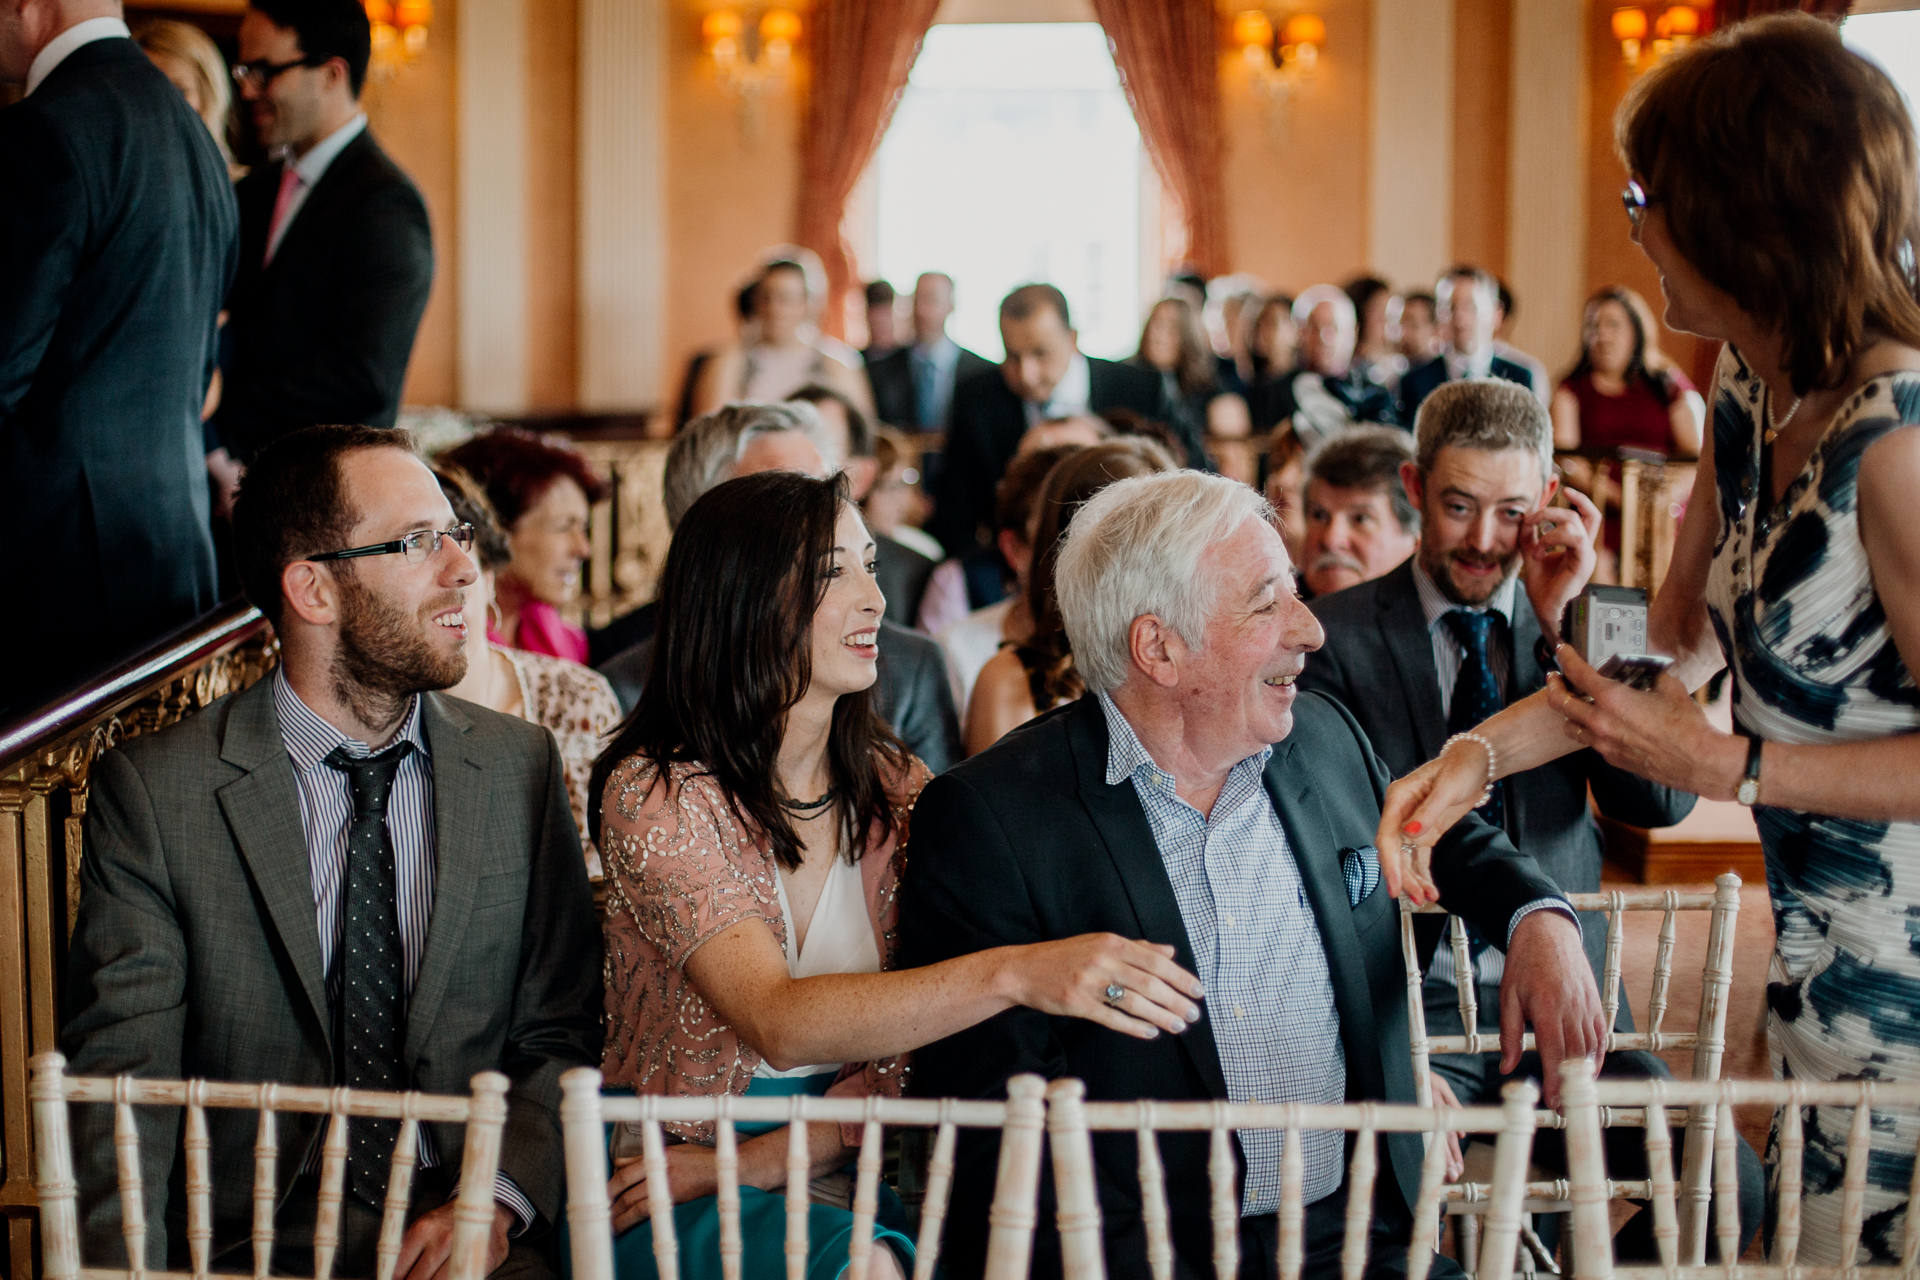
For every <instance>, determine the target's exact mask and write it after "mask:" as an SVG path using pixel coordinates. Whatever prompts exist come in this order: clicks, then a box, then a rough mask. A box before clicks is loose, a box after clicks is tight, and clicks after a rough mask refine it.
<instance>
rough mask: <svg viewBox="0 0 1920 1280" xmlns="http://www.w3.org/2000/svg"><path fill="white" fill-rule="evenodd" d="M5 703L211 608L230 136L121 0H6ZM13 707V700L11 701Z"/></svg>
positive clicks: (1, 72)
mask: <svg viewBox="0 0 1920 1280" xmlns="http://www.w3.org/2000/svg"><path fill="white" fill-rule="evenodd" d="M0 79H4V80H6V81H8V82H9V83H12V84H24V85H25V87H26V97H25V98H24V99H23V100H22V101H20V102H17V103H15V104H14V105H13V106H10V107H7V108H6V109H5V110H0V174H4V175H5V183H6V191H7V194H6V195H5V196H4V197H0V282H4V283H0V546H5V547H8V548H11V549H12V550H13V552H14V554H13V555H12V556H11V557H10V562H11V574H12V581H11V583H10V592H11V594H12V596H13V598H14V600H15V601H16V602H17V607H18V609H19V610H20V614H19V617H18V618H17V620H16V623H15V625H13V626H9V627H5V628H0V713H4V712H6V711H9V710H10V711H13V712H16V713H18V712H25V711H28V710H30V709H31V708H32V707H33V706H35V705H37V704H38V703H40V702H42V701H44V700H45V699H47V698H49V697H51V696H53V695H55V694H58V693H60V692H62V691H64V690H65V689H67V688H70V687H71V686H72V685H73V684H74V683H76V682H77V681H79V680H80V679H82V678H84V677H85V676H86V675H88V674H89V673H90V672H92V671H93V670H95V669H97V668H99V667H102V666H105V665H107V664H108V663H111V662H112V661H114V660H115V659H117V658H120V657H123V656H125V655H126V654H127V653H128V652H129V651H130V650H133V649H135V648H137V647H139V646H140V645H141V644H143V643H144V642H146V641H148V640H150V639H152V638H154V637H155V636H158V635H160V634H161V633H163V632H165V631H167V630H169V629H170V628H172V627H175V626H178V625H180V624H181V623H185V622H188V621H190V620H191V619H193V618H194V617H195V616H197V615H198V614H200V613H202V612H204V611H205V610H207V609H209V608H211V607H212V606H213V604H214V599H215V576H214V559H213V542H212V538H211V536H210V534H209V530H208V506H207V473H206V466H205V463H204V461H203V458H204V456H205V449H204V447H203V445H202V435H201V428H200V408H201V405H202V404H203V403H204V401H205V399H206V394H207V382H208V379H209V378H210V377H211V376H212V372H213V367H214V325H215V320H216V317H217V316H218V315H219V312H220V300H221V299H222V298H223V297H225V296H226V291H227V285H228V282H229V281H231V280H232V279H233V272H234V262H235V253H236V248H235V246H236V241H237V231H236V215H235V212H234V205H233V189H232V187H231V186H230V185H229V184H228V182H227V169H226V164H225V162H224V161H223V160H222V159H221V158H220V151H219V149H218V148H217V147H216V146H215V145H214V142H213V139H212V138H211V137H209V136H208V134H207V129H206V126H205V125H203V124H201V123H200V119H199V117H198V116H196V115H194V114H193V111H192V109H191V108H189V107H188V106H187V104H186V102H185V100H183V99H182V98H181V96H180V94H179V91H178V90H176V89H175V88H174V87H173V86H172V85H171V84H169V83H167V78H166V77H165V76H163V75H162V74H160V72H159V71H158V70H156V69H155V68H154V66H153V64H152V63H150V62H149V61H147V56H146V55H145V54H144V53H142V52H141V51H140V49H139V46H137V45H135V44H134V42H133V41H132V40H130V39H128V38H127V24H126V23H125V22H123V21H121V18H120V6H119V4H118V3H117V2H116V0H0ZM0 718H3V717H0Z"/></svg>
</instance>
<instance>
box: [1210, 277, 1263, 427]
mask: <svg viewBox="0 0 1920 1280" xmlns="http://www.w3.org/2000/svg"><path fill="white" fill-rule="evenodd" d="M1261 287H1262V286H1261V284H1260V281H1259V280H1258V279H1256V278H1255V277H1253V276H1250V275H1244V274H1243V275H1232V276H1216V277H1215V278H1214V279H1212V280H1209V281H1208V282H1207V302H1206V309H1205V310H1204V311H1203V312H1202V315H1201V318H1202V319H1203V320H1205V322H1206V330H1207V339H1208V343H1209V345H1210V346H1212V348H1213V353H1214V363H1213V369H1214V374H1213V376H1214V379H1215V381H1217V382H1219V384H1220V387H1221V390H1223V391H1231V392H1232V393H1233V394H1234V395H1237V396H1240V397H1242V398H1243V399H1244V398H1245V396H1246V394H1247V379H1248V378H1249V377H1250V376H1251V375H1252V373H1253V365H1252V360H1251V357H1250V355H1249V354H1248V351H1247V335H1248V332H1249V330H1250V327H1251V324H1252V321H1253V313H1254V312H1255V311H1257V310H1258V309H1259V307H1260V295H1261Z"/></svg>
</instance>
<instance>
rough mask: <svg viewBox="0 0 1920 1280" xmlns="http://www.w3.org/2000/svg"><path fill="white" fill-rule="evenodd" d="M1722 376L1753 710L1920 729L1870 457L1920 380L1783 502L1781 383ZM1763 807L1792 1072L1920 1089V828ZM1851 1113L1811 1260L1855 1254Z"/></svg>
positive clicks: (1768, 729) (1728, 570) (1812, 1146)
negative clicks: (1893, 620)
mask: <svg viewBox="0 0 1920 1280" xmlns="http://www.w3.org/2000/svg"><path fill="white" fill-rule="evenodd" d="M1716 386H1717V394H1716V396H1715V402H1714V414H1713V448H1714V483H1715V486H1716V489H1717V497H1718V500H1719V518H1720V524H1719V532H1718V533H1717V535H1716V536H1715V540H1714V548H1713V568H1712V572H1711V576H1710V578H1709V580H1708V588H1707V606H1708V609H1709V612H1710V613H1711V616H1712V619H1713V626H1714V630H1715V631H1716V632H1717V633H1718V634H1719V637H1720V645H1721V648H1722V649H1723V650H1724V651H1725V652H1726V654H1727V659H1728V662H1729V664H1730V665H1731V667H1732V670H1733V677H1734V703H1733V705H1734V718H1735V720H1736V721H1737V722H1738V724H1739V726H1740V727H1741V729H1742V731H1744V732H1747V733H1752V734H1757V735H1758V736H1760V737H1761V738H1764V739H1766V740H1767V741H1769V742H1789V743H1840V742H1861V741H1871V740H1873V739H1876V738H1885V737H1891V736H1893V735H1895V734H1904V733H1912V732H1915V731H1920V689H1916V687H1915V683H1914V677H1913V673H1912V671H1910V670H1909V669H1908V668H1907V665H1906V663H1905V662H1903V661H1902V660H1901V656H1900V652H1899V649H1898V648H1897V647H1896V645H1895V644H1894V638H1893V632H1892V630H1891V628H1890V627H1889V626H1888V624H1887V615H1886V610H1885V608H1884V607H1883V605H1882V603H1881V600H1880V597H1879V595H1878V594H1877V593H1876V592H1875V590H1874V585H1873V578H1872V574H1871V573H1870V572H1869V569H1868V565H1867V555H1866V549H1865V548H1864V547H1863V546H1862V545H1861V542H1860V526H1859V513H1858V508H1857V505H1856V502H1855V489H1856V484H1857V481H1858V478H1859V470H1860V463H1861V458H1862V457H1863V455H1865V453H1866V451H1867V449H1868V448H1869V447H1870V446H1871V445H1872V444H1873V443H1874V442H1875V441H1877V440H1879V439H1881V438H1882V437H1883V436H1885V435H1887V434H1888V433H1890V432H1893V431H1898V430H1901V429H1903V428H1909V427H1913V426H1916V425H1920V374H1914V373H1893V374H1883V375H1881V376H1879V377H1877V378H1874V379H1872V380H1870V381H1869V382H1867V383H1866V384H1865V385H1864V386H1862V387H1861V388H1860V389H1859V390H1858V391H1856V392H1855V393H1854V394H1853V395H1852V396H1851V397H1850V398H1849V399H1848V400H1847V402H1846V403H1845V404H1844V405H1842V406H1841V408H1840V409H1839V411H1838V412H1837V413H1835V415H1834V417H1833V420H1832V422H1831V423H1830V424H1829V425H1828V427H1827V430H1826V433H1825V435H1824V436H1823V437H1822V438H1821V440H1820V443H1819V445H1818V447H1817V448H1816V449H1815V450H1814V452H1813V456H1812V457H1811V458H1810V459H1808V461H1807V464H1806V466H1805V468H1803V469H1802V470H1801V472H1800V474H1799V475H1797V476H1795V477H1794V479H1793V482H1792V484H1791V485H1790V486H1789V487H1788V488H1787V490H1786V492H1785V494H1784V495H1783V496H1782V498H1781V500H1780V502H1779V503H1778V504H1776V505H1774V506H1773V507H1772V508H1771V509H1770V510H1769V509H1768V504H1767V497H1768V493H1767V490H1766V488H1765V487H1764V486H1763V483H1762V477H1761V444H1762V440H1763V431H1764V428H1765V426H1766V394H1765V388H1764V385H1763V384H1762V383H1761V381H1760V380H1759V378H1757V377H1756V376H1755V375H1754V374H1753V372H1752V371H1751V370H1750V369H1748V368H1747V366H1746V364H1745V363H1744V362H1743V361H1742V360H1741V359H1740V357H1739V355H1738V353H1736V352H1735V351H1734V350H1733V348H1732V347H1731V346H1728V347H1727V348H1726V350H1725V352H1724V353H1723V354H1722V355H1721V357H1720V367H1719V369H1718V371H1717V375H1716ZM1915 786H1916V787H1920V779H1917V780H1916V781H1915ZM1754 816H1755V819H1756V821H1757V822H1758V824H1759V828H1760V842H1761V846H1762V847H1763V849H1764V850H1765V852H1766V859H1767V888H1768V891H1769V893H1770V895H1771V896H1772V899H1773V922H1774V931H1775V935H1776V939H1777V940H1776V942H1775V945H1774V953H1773V961H1772V965H1771V968H1770V972H1769V973H1768V981H1767V1004H1768V1011H1767V1040H1768V1048H1769V1051H1770V1054H1771V1057H1772V1060H1773V1068H1774V1074H1775V1075H1777V1076H1781V1077H1786V1078H1795V1079H1805V1080H1836V1079H1838V1080H1845V1079H1861V1078H1864V1079H1874V1080H1898V1081H1907V1082H1911V1081H1920V823H1917V822H1862V821H1855V820H1852V819H1844V818H1830V817H1823V816H1821V815H1819V814H1814V813H1802V812H1798V811H1795V810H1791V809H1778V808H1767V807H1761V808H1757V809H1756V810H1755V811H1754ZM1851 1122H1852V1112H1851V1109H1846V1108H1834V1107H1824V1108H1809V1109H1808V1114H1807V1116H1806V1139H1807V1147H1806V1163H1805V1170H1806V1183H1805V1187H1806V1190H1805V1202H1804V1203H1805V1209H1804V1211H1803V1223H1804V1225H1803V1234H1802V1236H1801V1241H1800V1257H1799V1261H1800V1262H1801V1263H1802V1264H1814V1265H1822V1264H1824V1265H1834V1264H1836V1263H1838V1262H1839V1261H1840V1260H1839V1259H1838V1258H1836V1257H1831V1256H1828V1255H1830V1254H1833V1253H1835V1252H1837V1249H1838V1239H1839V1234H1840V1231H1839V1222H1840V1203H1841V1191H1840V1182H1841V1174H1842V1165H1843V1162H1844V1158H1845V1153H1846V1142H1847V1129H1848V1126H1849V1125H1850V1124H1851ZM1917 1138H1920V1116H1916V1115H1913V1114H1900V1115H1894V1114H1891V1113H1886V1112H1883V1111H1881V1110H1879V1109H1876V1111H1875V1125H1874V1130H1873V1153H1872V1158H1871V1159H1870V1161H1869V1169H1868V1187H1867V1199H1866V1222H1865V1229H1864V1231H1863V1232H1862V1238H1861V1246H1860V1254H1859V1257H1858V1259H1857V1260H1858V1261H1859V1262H1861V1263H1866V1262H1869V1261H1871V1262H1874V1263H1894V1262H1897V1261H1898V1260H1899V1252H1900V1240H1901V1232H1902V1230H1903V1225H1904V1218H1905V1210H1906V1201H1907V1188H1908V1184H1909V1179H1910V1177H1911V1174H1912V1169H1913V1152H1914V1145H1915V1141H1916V1139H1917ZM1849 1261H1853V1260H1849Z"/></svg>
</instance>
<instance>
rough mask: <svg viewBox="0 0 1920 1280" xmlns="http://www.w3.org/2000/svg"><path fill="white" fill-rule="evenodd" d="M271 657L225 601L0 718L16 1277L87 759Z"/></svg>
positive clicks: (1, 1208)
mask: <svg viewBox="0 0 1920 1280" xmlns="http://www.w3.org/2000/svg"><path fill="white" fill-rule="evenodd" d="M278 656H279V646H278V643H277V642H276V641H275V640H274V638H273V631H272V628H270V627H269V626H268V625H267V620H266V619H265V618H263V617H262V616H261V615H260V612H259V610H257V609H254V608H253V607H251V606H250V605H247V604H244V603H238V602H236V603H234V604H229V605H223V606H221V607H220V608H218V609H216V610H214V611H213V612H211V613H209V614H207V615H205V616H204V617H202V618H200V619H199V620H197V621H195V622H193V623H191V624H189V625H188V626H186V627H183V628H181V629H180V630H179V631H176V632H175V633H173V634H172V635H170V636H167V637H165V638H164V639H162V640H160V641H158V642H156V643H155V644H153V645H152V646H151V647H149V648H148V649H146V650H145V651H144V652H142V653H140V654H138V655H137V656H135V657H133V658H130V659H129V660H127V661H126V662H124V663H122V664H121V665H119V666H118V667H115V668H114V669H112V670H111V671H108V672H106V673H105V674H104V675H102V676H101V677H99V678H98V679H97V680H95V681H93V682H92V683H90V684H88V685H87V686H86V687H84V688H82V689H80V690H78V691H76V692H75V693H73V694H71V695H69V696H67V697H65V698H63V699H61V700H60V701H58V702H56V703H53V704H52V705H50V706H48V707H45V708H43V709H41V710H40V711H37V712H34V713H33V714H31V715H29V716H27V717H26V718H25V719H22V720H17V721H14V722H12V723H7V724H0V1216H4V1217H5V1219H6V1223H7V1261H8V1264H9V1266H8V1274H9V1275H11V1276H13V1277H14V1278H15V1280H27V1278H28V1277H31V1276H34V1275H37V1274H38V1273H39V1267H38V1260H37V1259H36V1257H35V1251H34V1232H33V1226H34V1216H35V1211H34V1194H33V1160H32V1147H31V1135H32V1119H31V1116H30V1113H29V1110H28V1105H27V1060H28V1059H29V1058H30V1057H32V1056H33V1055H34V1054H36V1053H41V1052H44V1051H46V1050H49V1049H53V1048H55V1047H56V1046H55V1038H56V1036H57V1035H58V1033H59V1026H60V1003H59V1001H60V990H61V972H62V969H63V968H64V966H65V962H66V952H67V939H68V936H69V934H70V932H71V930H72V928H73V919H74V913H75V911H76V910H77V909H78V907H79V884H80V881H79V877H80V834H81V828H82V827H83V826H84V824H85V821H86V815H87V781H88V777H89V775H90V774H91V772H92V769H93V764H94V761H96V760H98V759H99V758H100V756H101V754H102V753H103V752H106V751H108V750H110V749H112V748H113V747H115V746H117V745H118V744H119V743H121V742H124V741H126V740H127V739H128V738H133V737H137V736H139V735H140V734H143V733H153V732H155V731H156V730H159V729H164V728H166V727H167V726H168V725H171V724H175V723H177V722H179V721H181V720H184V719H186V718H187V717H188V716H190V715H193V714H194V713H195V712H197V711H199V710H200V709H201V708H203V707H205V706H206V705H207V704H208V703H210V702H212V701H213V700H214V699H216V698H219V697H222V696H224V695H226V694H228V693H232V692H235V691H236V690H239V689H244V688H246V687H247V686H248V685H250V684H252V683H253V682H254V681H256V680H258V679H259V678H260V677H261V676H262V675H264V674H266V673H267V672H268V671H270V670H272V669H273V666H274V663H275V662H276V661H277V659H278Z"/></svg>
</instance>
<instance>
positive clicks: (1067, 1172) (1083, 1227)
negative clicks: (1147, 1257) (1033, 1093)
mask: <svg viewBox="0 0 1920 1280" xmlns="http://www.w3.org/2000/svg"><path fill="white" fill-rule="evenodd" d="M1086 1096H1087V1086H1086V1085H1084V1084H1082V1083H1081V1082H1080V1081H1078V1080H1074V1079H1062V1080H1055V1081H1054V1082H1053V1083H1052V1084H1051V1085H1049V1086H1047V1137H1048V1142H1049V1145H1050V1146H1051V1147H1052V1148H1053V1186H1054V1194H1055V1196H1056V1198H1057V1200H1058V1202H1059V1222H1060V1266H1061V1274H1062V1275H1063V1276H1064V1277H1065V1280H1104V1277H1105V1276H1106V1274H1107V1266H1106V1258H1105V1255H1104V1254H1103V1253H1102V1252H1101V1248H1100V1202H1099V1199H1098V1197H1097V1196H1096V1194H1095V1191H1094V1179H1093V1140H1092V1138H1091V1137H1089V1136H1088V1133H1087V1118H1086V1114H1085V1112H1084V1110H1083V1109H1082V1105H1081V1104H1082V1101H1083V1100H1084V1099H1085V1097H1086Z"/></svg>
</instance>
